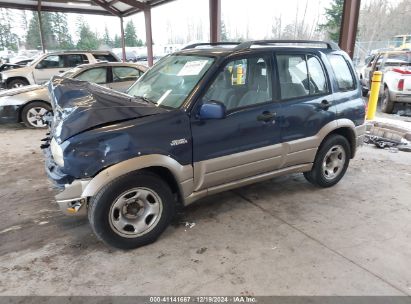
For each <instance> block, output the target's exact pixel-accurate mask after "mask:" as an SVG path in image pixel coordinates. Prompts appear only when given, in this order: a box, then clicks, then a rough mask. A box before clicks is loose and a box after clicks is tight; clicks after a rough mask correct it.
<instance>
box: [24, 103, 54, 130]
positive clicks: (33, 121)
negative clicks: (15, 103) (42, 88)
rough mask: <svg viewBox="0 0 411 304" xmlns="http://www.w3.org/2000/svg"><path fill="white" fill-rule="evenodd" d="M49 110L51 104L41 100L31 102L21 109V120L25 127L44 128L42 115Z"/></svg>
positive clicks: (45, 125)
mask: <svg viewBox="0 0 411 304" xmlns="http://www.w3.org/2000/svg"><path fill="white" fill-rule="evenodd" d="M49 111H51V106H50V105H49V104H47V103H45V102H42V101H35V102H31V103H29V104H27V105H25V106H24V108H23V110H22V111H21V120H22V121H23V123H24V125H25V126H26V127H27V128H45V127H47V124H45V123H44V122H43V116H44V114H46V113H47V112H49Z"/></svg>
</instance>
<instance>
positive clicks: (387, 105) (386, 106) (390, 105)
mask: <svg viewBox="0 0 411 304" xmlns="http://www.w3.org/2000/svg"><path fill="white" fill-rule="evenodd" d="M393 110H394V102H393V101H392V100H391V98H390V91H389V90H388V88H387V87H385V88H384V94H383V95H382V97H381V111H382V112H384V113H388V114H391V113H392V111H393Z"/></svg>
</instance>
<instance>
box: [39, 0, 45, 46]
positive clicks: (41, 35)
mask: <svg viewBox="0 0 411 304" xmlns="http://www.w3.org/2000/svg"><path fill="white" fill-rule="evenodd" d="M37 16H38V18H39V30H40V42H41V50H42V51H43V53H45V52H46V43H45V42H44V41H45V39H44V32H43V20H42V17H41V0H38V1H37Z"/></svg>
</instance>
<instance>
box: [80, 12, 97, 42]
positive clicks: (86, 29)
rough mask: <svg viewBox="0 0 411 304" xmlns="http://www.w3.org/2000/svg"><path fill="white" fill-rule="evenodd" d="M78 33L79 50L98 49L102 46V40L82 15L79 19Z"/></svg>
mask: <svg viewBox="0 0 411 304" xmlns="http://www.w3.org/2000/svg"><path fill="white" fill-rule="evenodd" d="M78 35H79V37H80V39H79V41H78V42H77V49H79V50H97V49H98V48H99V47H100V40H99V39H98V37H97V35H96V33H94V32H93V31H92V30H91V29H90V26H89V25H88V23H87V22H86V21H85V20H84V19H83V18H82V17H80V18H79V19H78Z"/></svg>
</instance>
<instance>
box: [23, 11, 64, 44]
mask: <svg viewBox="0 0 411 304" xmlns="http://www.w3.org/2000/svg"><path fill="white" fill-rule="evenodd" d="M41 20H42V23H43V35H44V42H45V47H46V48H47V49H49V50H53V49H55V48H56V47H57V41H56V37H55V36H54V33H53V22H52V17H51V13H48V12H42V13H41ZM26 48H27V49H41V38H40V27H39V18H38V15H37V13H33V16H32V18H31V19H30V22H29V27H28V31H27V36H26Z"/></svg>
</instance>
